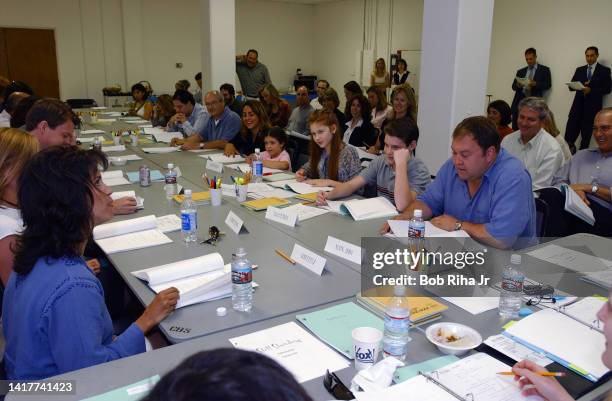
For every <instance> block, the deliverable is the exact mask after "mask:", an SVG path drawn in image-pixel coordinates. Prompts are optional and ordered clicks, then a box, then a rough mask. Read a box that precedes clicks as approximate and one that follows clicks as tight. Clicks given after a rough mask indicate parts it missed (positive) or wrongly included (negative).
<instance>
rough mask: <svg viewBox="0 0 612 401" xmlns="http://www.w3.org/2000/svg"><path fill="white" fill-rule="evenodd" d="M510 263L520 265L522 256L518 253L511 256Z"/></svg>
mask: <svg viewBox="0 0 612 401" xmlns="http://www.w3.org/2000/svg"><path fill="white" fill-rule="evenodd" d="M510 263H512V264H513V265H520V264H521V255H519V254H518V253H513V254H512V256H510Z"/></svg>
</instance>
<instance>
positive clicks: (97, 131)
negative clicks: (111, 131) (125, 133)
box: [81, 129, 106, 135]
mask: <svg viewBox="0 0 612 401" xmlns="http://www.w3.org/2000/svg"><path fill="white" fill-rule="evenodd" d="M105 133H106V132H104V131H102V130H101V129H84V130H81V135H91V134H105Z"/></svg>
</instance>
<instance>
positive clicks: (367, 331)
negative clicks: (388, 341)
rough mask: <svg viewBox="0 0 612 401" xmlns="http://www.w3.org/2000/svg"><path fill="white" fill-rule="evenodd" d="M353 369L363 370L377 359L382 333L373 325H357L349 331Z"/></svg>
mask: <svg viewBox="0 0 612 401" xmlns="http://www.w3.org/2000/svg"><path fill="white" fill-rule="evenodd" d="M351 336H352V337H353V351H354V355H355V369H357V370H363V369H367V368H369V367H370V366H372V365H374V364H375V363H376V361H377V360H378V352H379V351H380V344H381V341H382V338H383V333H382V332H381V331H380V330H378V329H375V328H373V327H357V328H356V329H354V330H353V331H352V332H351Z"/></svg>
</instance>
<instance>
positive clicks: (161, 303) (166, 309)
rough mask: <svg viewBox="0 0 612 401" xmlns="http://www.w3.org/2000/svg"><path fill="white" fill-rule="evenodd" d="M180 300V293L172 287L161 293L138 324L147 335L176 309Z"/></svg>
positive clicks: (147, 308)
mask: <svg viewBox="0 0 612 401" xmlns="http://www.w3.org/2000/svg"><path fill="white" fill-rule="evenodd" d="M178 300H179V292H178V290H177V289H176V288H174V287H170V288H167V289H165V290H163V291H160V292H159V293H158V294H157V295H156V296H155V298H153V301H151V303H150V304H149V306H147V307H146V309H145V310H144V312H143V313H142V316H140V317H139V318H138V320H137V321H136V324H137V325H138V326H139V327H140V329H141V330H142V331H143V332H144V333H145V334H146V332H148V331H149V330H151V329H152V328H153V327H155V326H156V325H157V324H158V323H159V322H161V321H162V320H164V319H165V318H166V317H167V316H168V315H169V314H170V313H171V312H172V311H174V309H176V304H177V302H178Z"/></svg>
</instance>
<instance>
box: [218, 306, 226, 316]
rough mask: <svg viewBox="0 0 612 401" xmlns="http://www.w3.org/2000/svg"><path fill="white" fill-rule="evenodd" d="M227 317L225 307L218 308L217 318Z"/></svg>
mask: <svg viewBox="0 0 612 401" xmlns="http://www.w3.org/2000/svg"><path fill="white" fill-rule="evenodd" d="M225 315H227V309H226V308H224V307H223V306H220V307H218V308H217V316H225Z"/></svg>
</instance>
